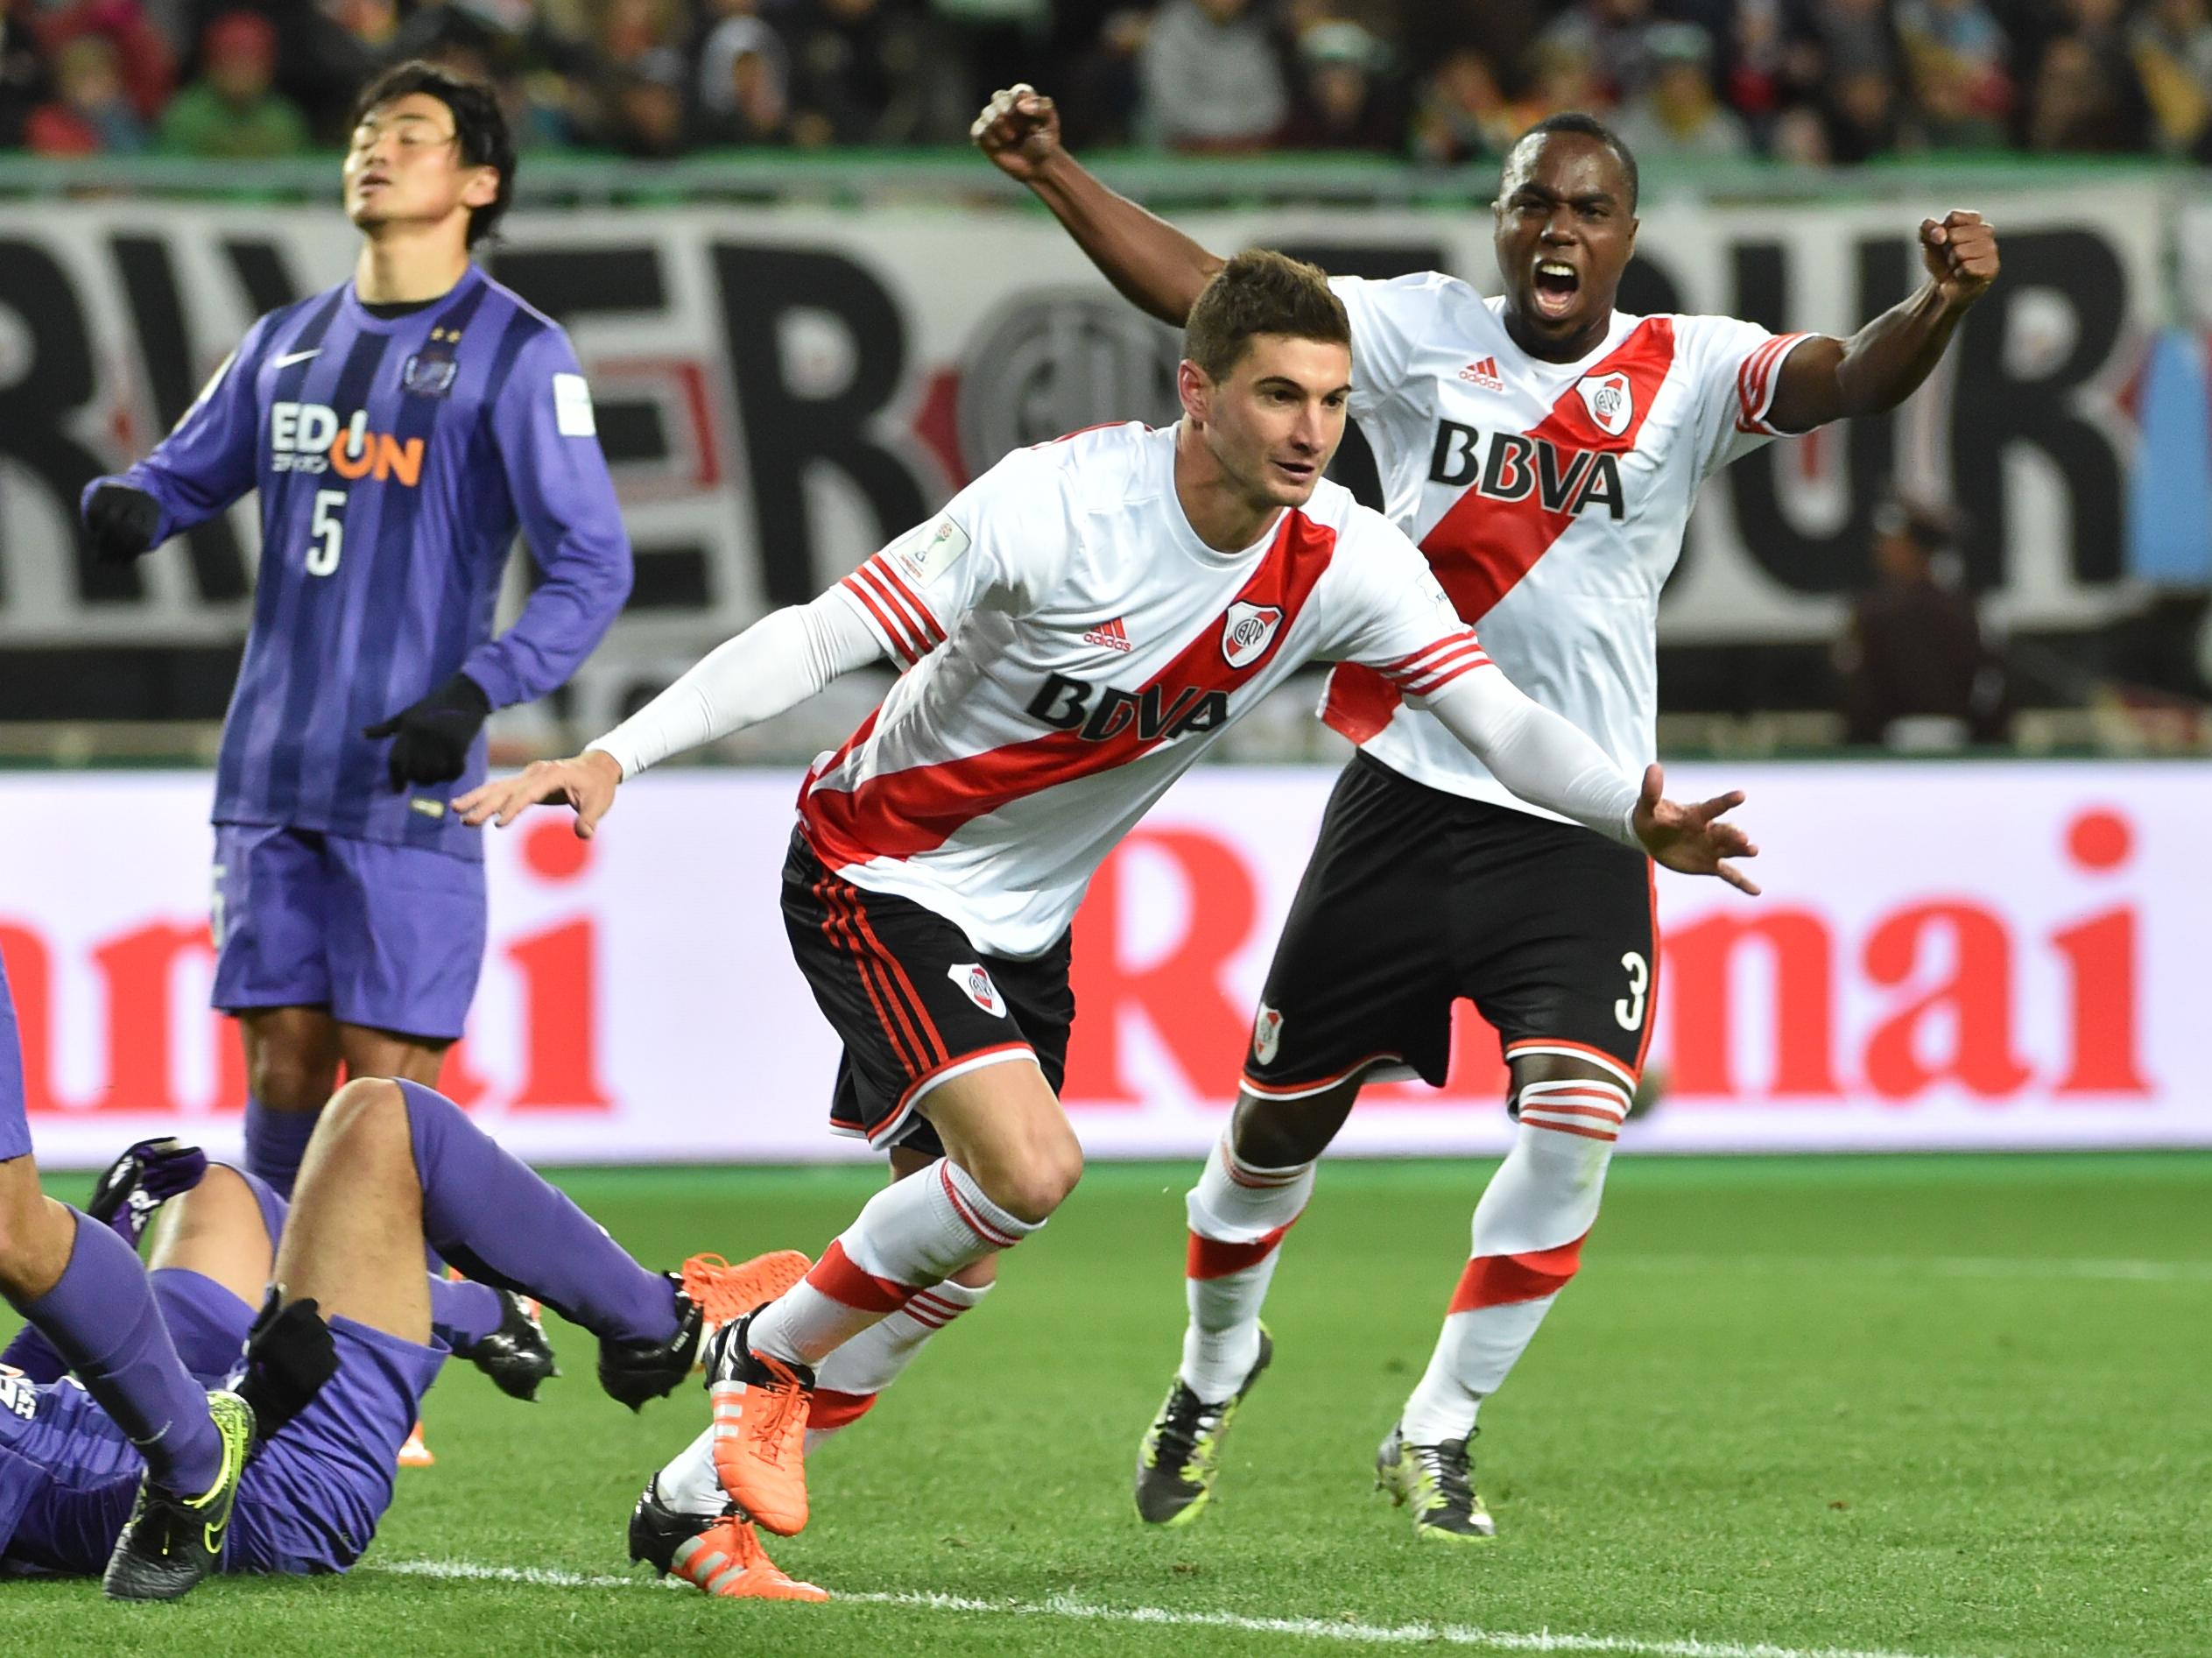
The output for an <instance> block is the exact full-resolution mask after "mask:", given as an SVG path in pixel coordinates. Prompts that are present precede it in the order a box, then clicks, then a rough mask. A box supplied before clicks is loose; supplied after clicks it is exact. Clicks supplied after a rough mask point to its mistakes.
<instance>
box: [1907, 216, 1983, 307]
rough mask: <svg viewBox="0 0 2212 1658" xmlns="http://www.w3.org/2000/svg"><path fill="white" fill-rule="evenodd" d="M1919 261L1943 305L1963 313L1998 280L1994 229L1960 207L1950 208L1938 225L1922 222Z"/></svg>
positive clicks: (1936, 223)
mask: <svg viewBox="0 0 2212 1658" xmlns="http://www.w3.org/2000/svg"><path fill="white" fill-rule="evenodd" d="M1920 258H1921V259H1922V260H1923V261H1924V262H1925V263H1926V264H1927V273H1928V274H1929V275H1930V276H1932V277H1934V279H1935V286H1936V289H1937V291H1938V292H1939V293H1941V294H1942V296H1943V302H1944V303H1945V304H1946V305H1948V306H1949V307H1952V308H1953V309H1954V310H1959V311H1963V310H1964V309H1965V308H1966V307H1968V306H1969V305H1972V304H1973V303H1974V302H1975V300H1978V299H1980V298H1981V297H1982V296H1983V294H1984V293H1988V292H1989V289H1990V283H1992V282H1994V281H1996V280H1997V229H1996V227H1995V226H1993V225H1991V224H1990V222H1988V221H1987V220H1986V219H1984V218H1983V216H1982V215H1980V214H1978V213H1969V212H1968V211H1967V210H1966V209H1965V208H1952V209H1951V211H1950V212H1948V213H1947V214H1945V215H1943V218H1942V221H1941V222H1940V223H1939V222H1936V221H1935V220H1934V219H1923V220H1921V221H1920Z"/></svg>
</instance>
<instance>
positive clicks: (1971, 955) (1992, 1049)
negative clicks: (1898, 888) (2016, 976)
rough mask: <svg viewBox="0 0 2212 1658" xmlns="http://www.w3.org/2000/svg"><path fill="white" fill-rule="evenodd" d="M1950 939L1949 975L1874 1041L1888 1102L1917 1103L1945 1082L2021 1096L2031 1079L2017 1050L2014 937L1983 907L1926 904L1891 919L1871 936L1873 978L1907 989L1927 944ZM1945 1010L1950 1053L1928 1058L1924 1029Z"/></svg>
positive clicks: (1873, 1084) (1874, 1074)
mask: <svg viewBox="0 0 2212 1658" xmlns="http://www.w3.org/2000/svg"><path fill="white" fill-rule="evenodd" d="M1946 934H1948V935H1949V938H1950V941H1951V950H1952V962H1951V970H1950V975H1949V977H1948V978H1946V979H1945V980H1944V981H1943V982H1942V983H1941V984H1938V985H1936V986H1934V988H1933V989H1931V990H1928V991H1925V992H1923V993H1922V994H1920V995H1919V996H1916V997H1914V998H1913V999H1912V1000H1911V1001H1909V1002H1907V1003H1906V1004H1905V1005H1903V1006H1902V1007H1900V1008H1899V1009H1898V1010H1897V1011H1896V1012H1893V1013H1891V1015H1890V1017H1889V1018H1888V1019H1885V1020H1884V1021H1883V1022H1882V1024H1880V1025H1879V1026H1877V1027H1876V1028H1875V1030H1874V1032H1873V1034H1871V1035H1870V1036H1869V1037H1868V1039H1867V1043H1866V1082H1867V1086H1868V1087H1870V1088H1871V1089H1872V1090H1874V1091H1875V1092H1876V1093H1877V1094H1879V1095H1881V1096H1882V1097H1884V1099H1909V1098H1911V1097H1913V1095H1915V1094H1917V1093H1919V1092H1920V1090H1923V1089H1925V1088H1926V1087H1927V1086H1928V1084H1930V1083H1934V1082H1937V1081H1939V1080H1941V1079H1942V1078H1945V1077H1951V1078H1955V1080H1957V1081H1958V1082H1959V1083H1962V1084H1963V1085H1964V1086H1965V1087H1967V1088H1968V1089H1969V1090H1972V1091H1973V1092H1975V1093H1976V1094H1980V1095H1983V1096H1984V1097H2001V1096H2003V1095H2006V1094H2011V1093H2013V1092H2015V1091H2017V1090H2018V1089H2019V1087H2020V1086H2021V1084H2022V1083H2025V1082H2026V1081H2027V1080H2028V1078H2029V1076H2030V1075H2031V1073H2030V1071H2029V1070H2028V1068H2027V1067H2026V1066H2025V1065H2023V1064H2022V1063H2020V1062H2019V1061H2018V1059H2017V1058H2015V1057H2014V1056H2013V1053H2012V940H2011V935H2010V934H2009V933H2008V932H2007V931H2006V929H2005V926H2004V922H2003V921H2000V920H1998V919H1997V916H1995V915H1993V914H1990V912H1989V911H1988V910H1986V909H1983V907H1981V906H1980V905H1978V904H1966V903H1957V902H1953V903H1941V904H1919V905H1915V906H1913V907H1911V908H1909V909H1906V910H1901V911H1899V913H1898V914H1895V915H1892V916H1891V917H1890V918H1889V919H1888V920H1887V921H1884V922H1883V923H1882V924H1881V925H1880V926H1879V927H1877V928H1875V929H1874V931H1873V933H1872V934H1871V935H1869V937H1868V938H1867V941H1866V952H1865V964H1866V976H1867V977H1868V978H1869V979H1870V980H1871V981H1872V982H1873V983H1875V984H1903V983H1905V981H1906V979H1907V978H1908V977H1911V976H1912V973H1913V970H1914V968H1915V967H1917V966H1918V965H1919V963H1920V955H1921V945H1922V942H1923V941H1924V940H1928V939H1932V938H1941V936H1943V935H1946ZM1937 1012H1948V1014H1949V1015H1950V1021H1949V1022H1950V1026H1951V1032H1950V1037H1951V1047H1950V1052H1949V1054H1948V1055H1947V1056H1945V1057H1943V1058H1941V1059H1939V1060H1934V1061H1923V1060H1922V1059H1921V1058H1920V1041H1919V1037H1920V1027H1921V1025H1922V1023H1923V1021H1925V1020H1926V1019H1927V1018H1928V1017H1929V1016H1930V1015H1931V1014H1934V1013H1937Z"/></svg>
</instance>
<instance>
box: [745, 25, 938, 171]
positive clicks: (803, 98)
mask: <svg viewBox="0 0 2212 1658" xmlns="http://www.w3.org/2000/svg"><path fill="white" fill-rule="evenodd" d="M779 26H780V27H781V28H782V30H783V32H784V38H785V39H786V40H787V41H788V42H789V43H790V50H791V66H792V81H793V91H792V110H793V113H792V123H791V126H792V136H793V138H794V139H795V140H797V142H799V143H800V144H802V145H810V146H811V145H829V144H848V145H902V144H936V143H945V142H949V141H950V140H951V138H953V137H954V136H955V135H958V134H962V133H965V132H966V131H968V120H969V116H971V115H973V114H974V113H975V112H974V111H973V110H972V109H968V108H967V107H966V105H965V104H964V103H963V102H962V94H963V92H964V90H965V88H966V84H967V81H966V76H965V74H964V72H962V70H960V68H959V67H958V66H957V65H956V64H953V63H949V62H948V61H947V54H946V53H943V52H942V51H940V50H938V49H937V46H938V43H937V42H936V41H935V40H934V39H933V35H932V32H931V31H930V29H929V27H928V25H927V20H926V18H923V17H921V16H919V14H918V13H917V12H916V11H914V10H913V8H912V5H911V4H897V3H896V0H793V4H791V6H790V8H789V10H788V11H785V13H784V14H783V15H782V17H781V18H780V19H779Z"/></svg>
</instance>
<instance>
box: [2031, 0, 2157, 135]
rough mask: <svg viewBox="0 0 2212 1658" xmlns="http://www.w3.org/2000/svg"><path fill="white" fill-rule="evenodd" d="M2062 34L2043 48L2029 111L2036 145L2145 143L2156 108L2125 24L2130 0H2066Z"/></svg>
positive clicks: (2062, 9)
mask: <svg viewBox="0 0 2212 1658" xmlns="http://www.w3.org/2000/svg"><path fill="white" fill-rule="evenodd" d="M2060 10H2061V16H2062V18H2063V22H2062V24H2061V32H2060V33H2059V34H2058V35H2057V36H2056V37H2055V38H2053V39H2051V40H2050V41H2048V42H2047V43H2046V45H2045V46H2044V48H2043V60H2042V62H2041V63H2040V64H2039V65H2038V66H2037V69H2036V76H2035V90H2034V95H2033V101H2032V104H2031V106H2030V109H2029V111H2028V135H2027V136H2028V145H2029V147H2030V148H2031V149H2035V150H2043V151H2061V152H2103V153H2115V152H2127V151H2131V150H2140V149H2143V148H2145V145H2146V144H2147V142H2148V139H2149V136H2150V109H2149V107H2148V105H2147V104H2146V103H2145V99H2144V95H2143V87H2142V83H2141V82H2140V81H2138V80H2137V79H2136V72H2135V59H2134V56H2133V54H2132V53H2131V50H2130V48H2129V44H2128V40H2127V37H2126V35H2125V33H2124V29H2123V18H2122V13H2123V11H2124V0H2064V4H2062V5H2061V8H2060Z"/></svg>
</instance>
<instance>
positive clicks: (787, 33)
mask: <svg viewBox="0 0 2212 1658" xmlns="http://www.w3.org/2000/svg"><path fill="white" fill-rule="evenodd" d="M414 55H419V56H427V57H432V58H435V59H439V60H444V61H447V62H448V63H451V64H453V65H454V66H455V67H463V68H467V69H469V70H473V71H476V72H478V73H482V74H488V75H490V77H491V78H493V79H494V80H495V81H497V84H498V85H499V87H500V88H502V91H503V94H504V97H505V98H506V100H507V102H508V104H509V106H510V113H511V116H512V117H513V119H514V123H515V125H516V128H517V130H518V132H519V133H520V134H521V135H522V136H523V137H524V138H525V142H526V143H528V144H531V145H537V146H540V147H556V148H574V149H580V150H588V151H600V152H613V153H616V154H621V155H627V156H634V157H660V156H672V155H677V154H681V153H686V152H691V151H694V150H701V149H709V150H711V149H719V148H729V147H735V146H795V147H801V148H814V147H820V146H823V145H916V144H955V143H959V142H961V141H962V140H963V139H964V138H965V136H966V130H967V124H968V122H969V118H970V117H971V116H973V114H974V112H975V110H976V108H977V106H978V105H979V104H980V103H981V102H982V101H983V98H984V97H986V96H987V95H989V93H990V90H991V88H994V87H996V86H1000V85H1004V84H1006V83H1008V82H1010V81H1014V80H1029V81H1035V82H1037V83H1038V84H1039V85H1043V86H1046V87H1048V88H1051V89H1052V90H1053V92H1054V93H1055V94H1056V95H1058V97H1059V98H1060V102H1061V103H1062V105H1063V109H1064V114H1065V117H1066V121H1067V129H1068V131H1069V134H1070V137H1071V138H1073V139H1074V141H1076V142H1077V143H1079V144H1081V145H1085V146H1092V147H1095V146H1102V145H1140V146H1152V147H1157V148H1164V149H1167V150H1173V151H1182V152H1193V151H1196V152H1249V151H1256V150H1264V149H1272V148H1299V149H1309V150H1338V151H1349V152H1375V153H1382V154H1403V155H1410V156H1412V157H1414V158H1416V159H1420V160H1424V161H1428V162H1434V163H1455V162H1464V161H1475V160H1480V159H1484V158H1486V157H1492V156H1495V155H1497V153H1498V152H1499V151H1500V149H1501V148H1502V146H1503V145H1504V144H1505V142H1506V141H1507V140H1508V138H1510V137H1511V134H1512V133H1514V132H1515V131H1518V130H1519V129H1520V128H1521V127H1523V126H1525V125H1526V124H1527V123H1529V122H1530V121H1532V120H1533V119H1535V118H1537V117H1539V116H1542V115H1545V114H1548V113H1551V112H1553V111H1554V110H1558V109H1569V108H1580V109H1596V110H1602V111H1607V112H1610V115H1611V116H1612V117H1613V118H1614V119H1615V120H1616V121H1617V123H1618V124H1619V126H1620V128H1621V130H1622V131H1623V132H1624V134H1625V135H1626V136H1627V137H1628V138H1630V139H1631V142H1632V143H1633V144H1635V145H1636V146H1637V147H1638V150H1639V151H1640V152H1643V153H1645V154H1646V155H1649V156H1651V157H1653V158H1659V157H1664V156H1669V155H1673V156H1687V157H1701V158H1709V157H1727V156H1737V155H1765V156H1772V157H1774V158H1777V159H1782V160H1787V161H1793V162H1799V163H1831V164H1845V165H1848V164H1853V163H1857V162H1862V161H1866V160H1870V159H1876V158H1878V157H1882V156H1887V155H1893V154H1899V153H1906V154H1909V153H1913V152H1925V151H1927V150H1931V149H1952V148H1976V149H1988V148H2002V147H2017V148H2019V149H2024V150H2027V151H2031V152H2062V153H2085V152H2086V153H2097V152H2105V153H2110V152H2119V153H2129V152H2134V153H2153V154H2156V153H2164V154H2168V155H2173V156H2180V157H2187V158H2192V159H2198V160H2205V159H2212V0H1481V4H1475V3H1474V0H1149V3H1148V4H1138V3H1137V0H1130V3H1129V4H1115V3H1114V0H0V147H7V148H21V149H29V150H32V151H34V152H41V153H44V154H49V155H89V154H134V153H141V152H156V153H166V154H175V155H187V156H198V157H203V158H213V159H253V158H259V157H267V156H283V155H290V154H295V153H299V152H304V151H308V150H311V149H313V148H315V147H317V146H328V145H334V144H336V143H339V142H341V141H342V138H343V136H344V135H343V133H342V131H341V129H342V126H343V124H344V121H345V111H346V109H347V106H348V103H349V99H350V97H351V95H352V93H353V92H354V91H355V89H356V88H358V87H359V86H360V85H362V84H363V82H365V81H366V80H367V79H368V78H369V76H370V74H373V73H375V71H376V70H377V69H378V68H380V67H383V66H384V64H386V63H388V62H391V61H393V60H397V59H398V58H402V57H407V56H414Z"/></svg>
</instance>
